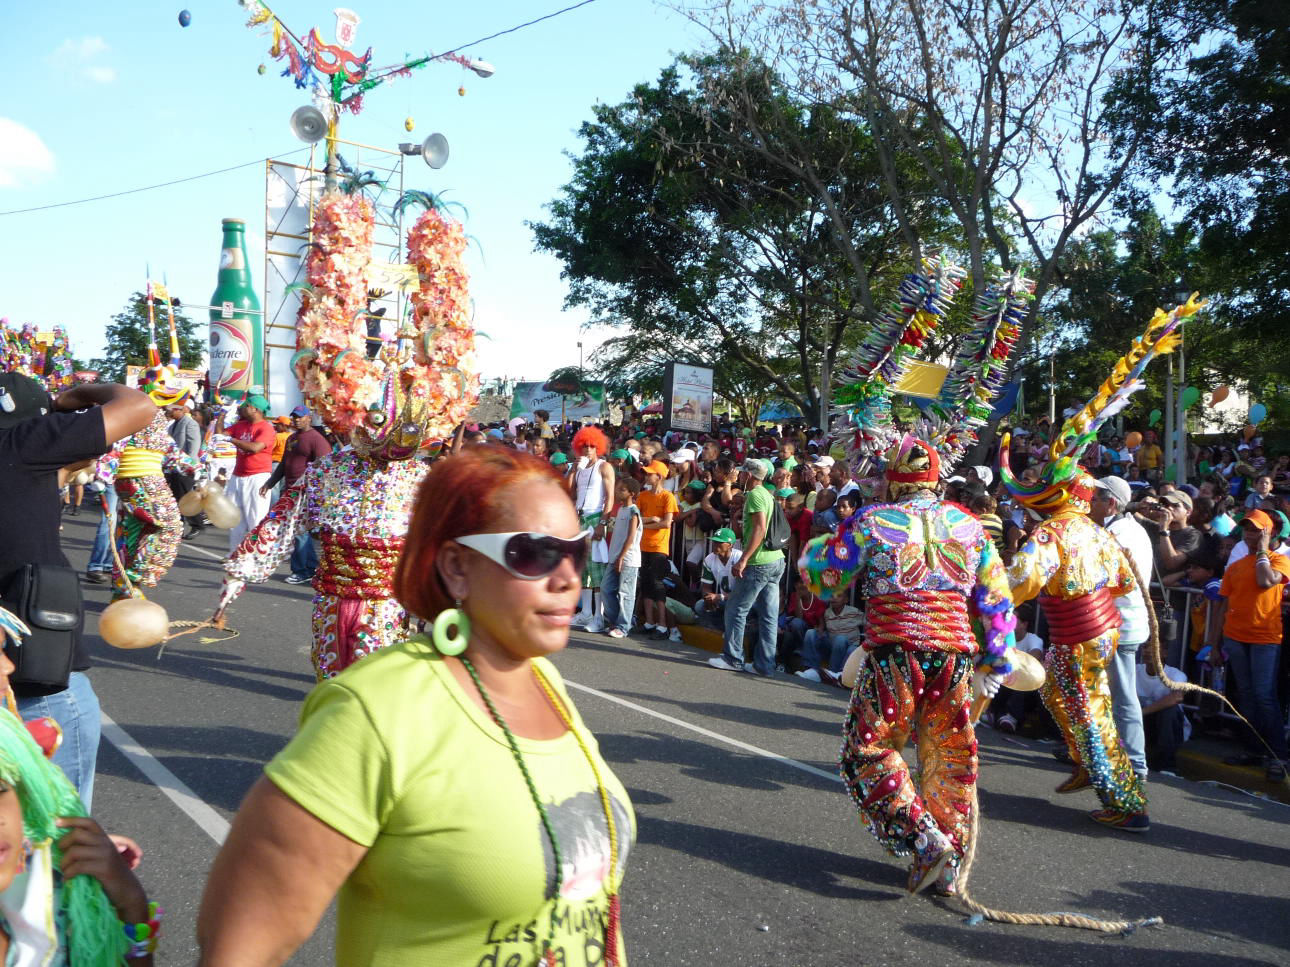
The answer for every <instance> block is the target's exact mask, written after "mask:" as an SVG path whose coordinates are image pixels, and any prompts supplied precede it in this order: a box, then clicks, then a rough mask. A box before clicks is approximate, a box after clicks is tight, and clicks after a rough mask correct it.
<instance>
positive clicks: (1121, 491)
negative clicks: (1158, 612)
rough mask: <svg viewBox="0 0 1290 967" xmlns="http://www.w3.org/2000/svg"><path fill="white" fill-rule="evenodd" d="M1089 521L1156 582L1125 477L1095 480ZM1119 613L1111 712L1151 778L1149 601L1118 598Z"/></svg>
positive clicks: (1133, 595) (1138, 594)
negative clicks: (1143, 650) (1141, 673)
mask: <svg viewBox="0 0 1290 967" xmlns="http://www.w3.org/2000/svg"><path fill="white" fill-rule="evenodd" d="M1093 488H1094V489H1093V498H1092V500H1090V501H1089V508H1090V509H1089V514H1088V515H1089V517H1091V518H1092V519H1093V521H1094V523H1097V524H1101V525H1102V526H1103V527H1105V528H1106V529H1107V530H1108V531H1110V532H1111V536H1112V537H1114V538H1115V541H1116V543H1117V544H1119V545H1120V546H1121V547H1122V548H1124V552H1125V554H1127V555H1128V557H1129V560H1130V561H1132V562H1133V567H1134V568H1135V569H1136V571H1137V572H1138V577H1140V578H1141V579H1142V580H1143V581H1150V580H1151V564H1152V552H1151V538H1150V536H1148V534H1147V532H1146V529H1145V528H1144V527H1143V526H1142V525H1141V524H1139V523H1138V521H1137V519H1136V518H1135V517H1134V516H1133V515H1132V514H1130V513H1127V510H1128V507H1129V504H1130V503H1131V502H1132V501H1133V491H1132V489H1130V487H1129V484H1128V481H1126V480H1123V479H1122V478H1120V477H1102V478H1101V479H1100V480H1095V481H1094V482H1093ZM1115 606H1116V608H1117V609H1118V610H1119V612H1120V643H1119V645H1118V646H1117V647H1116V650H1115V656H1114V657H1113V658H1112V659H1111V664H1110V668H1109V669H1108V671H1109V672H1110V675H1109V679H1110V684H1111V714H1112V716H1113V717H1114V718H1115V728H1116V731H1118V732H1119V733H1120V742H1121V744H1122V745H1123V746H1124V751H1125V752H1127V753H1128V755H1129V761H1130V762H1132V763H1133V771H1134V772H1136V773H1137V774H1138V777H1139V778H1140V779H1142V780H1144V781H1145V780H1146V778H1147V736H1146V732H1145V731H1144V729H1143V725H1142V704H1141V703H1140V702H1139V701H1138V685H1137V682H1138V668H1137V663H1138V649H1139V648H1140V647H1141V646H1142V644H1143V643H1144V642H1145V641H1146V640H1147V639H1148V638H1150V637H1151V624H1150V618H1149V617H1148V616H1147V602H1146V599H1145V598H1144V597H1143V596H1142V589H1141V588H1140V587H1139V588H1136V589H1135V590H1133V591H1131V592H1129V593H1128V594H1123V595H1120V596H1119V597H1117V598H1116V599H1115Z"/></svg>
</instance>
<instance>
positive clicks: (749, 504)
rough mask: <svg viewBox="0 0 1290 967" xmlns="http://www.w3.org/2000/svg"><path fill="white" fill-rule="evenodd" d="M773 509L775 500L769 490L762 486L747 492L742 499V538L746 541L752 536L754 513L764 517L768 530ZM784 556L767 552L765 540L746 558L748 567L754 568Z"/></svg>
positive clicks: (781, 552)
mask: <svg viewBox="0 0 1290 967" xmlns="http://www.w3.org/2000/svg"><path fill="white" fill-rule="evenodd" d="M774 509H775V498H774V497H772V496H771V493H770V489H769V488H768V487H767V486H766V485H765V484H762V485H761V486H759V487H752V488H750V489H749V491H748V496H747V497H745V498H744V538H745V539H747V538H748V537H749V536H751V535H752V528H753V525H752V515H753V514H756V513H761V514H764V515H765V517H766V528H767V530H769V529H770V515H771V512H772V511H773V510H774ZM744 553H745V554H747V553H748V548H747V547H745V548H744ZM783 556H784V552H783V551H768V550H766V547H765V539H764V538H763V544H762V546H761V547H759V548H758V549H757V550H756V551H755V552H754V553H753V555H752V556H751V557H749V558H748V563H749V565H751V566H753V567H756V566H757V565H758V564H770V563H771V562H772V561H778V560H779V559H780V558H782V557H783Z"/></svg>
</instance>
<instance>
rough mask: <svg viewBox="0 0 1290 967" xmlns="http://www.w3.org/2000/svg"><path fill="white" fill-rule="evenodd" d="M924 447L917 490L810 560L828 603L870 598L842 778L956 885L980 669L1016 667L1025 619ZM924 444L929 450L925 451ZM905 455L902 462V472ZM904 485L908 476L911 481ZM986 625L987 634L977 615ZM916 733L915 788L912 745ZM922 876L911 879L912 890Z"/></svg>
mask: <svg viewBox="0 0 1290 967" xmlns="http://www.w3.org/2000/svg"><path fill="white" fill-rule="evenodd" d="M911 443H912V444H913V445H914V446H915V447H916V448H925V450H926V451H927V452H930V453H931V454H932V459H931V460H930V462H929V461H926V460H924V461H923V463H924V468H923V470H922V471H921V473H919V474H917V475H912V474H908V473H902V470H901V468H902V467H903V466H904V464H903V463H902V462H901V461H903V460H904V457H903V456H901V457H899V458H897V459H895V460H892V459H891V458H889V468H888V471H887V477H888V486H889V487H892V489H893V495H895V493H897V492H898V489H899V488H897V487H893V483H892V477H893V476H895V477H901V476H917V477H918V486H916V487H915V488H914V489H913V490H912V492H907V493H905V494H904V495H902V496H901V499H898V500H897V502H896V503H892V504H879V505H875V506H872V507H869V508H866V509H865V510H864V511H862V512H861V513H858V514H856V515H855V516H853V517H851V518H849V519H848V520H846V521H844V522H843V523H842V524H841V525H840V526H839V527H838V530H837V533H836V534H834V535H831V536H825V537H820V538H817V539H815V540H813V541H811V543H810V544H808V545H807V547H806V550H805V551H804V553H803V555H802V558H801V561H800V562H799V568H800V570H801V573H802V576H803V579H804V580H805V581H806V582H807V584H808V586H809V587H810V588H811V590H812V591H813V592H815V593H816V594H818V595H820V596H821V597H822V598H825V599H828V598H830V597H832V596H833V595H835V594H841V593H842V592H843V591H844V590H845V589H846V588H847V587H848V586H849V585H850V584H851V582H852V581H853V580H856V579H859V580H860V582H861V587H862V589H863V592H864V594H865V598H866V603H865V615H866V626H865V637H864V641H863V642H862V645H861V646H862V647H863V648H864V649H866V651H867V652H868V655H867V659H866V661H865V662H864V664H863V666H862V668H861V671H860V675H859V677H858V679H857V681H856V686H855V689H854V691H853V692H852V696H851V705H850V709H849V711H848V713H847V717H846V722H845V724H844V726H843V744H842V751H841V755H840V763H841V772H842V778H843V780H844V781H845V782H846V786H847V789H848V790H849V792H850V794H851V798H852V799H853V800H854V801H855V804H856V805H857V806H858V807H859V809H860V813H861V815H862V816H863V818H864V820H865V822H866V823H867V824H868V827H869V830H870V832H872V833H873V835H874V836H875V837H876V838H877V839H878V841H879V842H880V843H882V845H883V846H884V847H886V849H887V850H888V851H889V852H891V853H892V854H893V855H896V856H905V855H908V854H909V853H910V852H911V851H912V852H914V853H915V854H916V859H915V863H914V872H915V873H918V872H919V870H920V866H919V858H921V857H925V856H928V855H931V854H934V855H935V856H937V857H942V856H943V855H944V854H946V853H949V856H948V859H944V858H942V859H941V860H940V862H941V863H943V864H944V865H945V867H946V872H945V874H944V877H945V882H946V883H949V882H952V879H953V873H954V870H955V869H956V868H957V866H958V864H959V862H960V860H961V859H962V857H963V855H964V854H965V852H966V851H967V849H968V846H969V840H970V836H971V812H972V806H973V801H974V796H973V789H974V786H975V783H976V779H977V756H976V750H977V743H976V735H975V733H974V731H973V728H972V724H971V722H970V721H969V718H970V717H969V711H968V709H969V703H970V700H971V679H972V674H973V672H974V670H975V668H976V667H977V666H978V665H981V666H983V667H984V668H985V669H986V670H989V671H993V672H997V673H999V674H1006V673H1007V671H1008V670H1009V664H1008V658H1007V654H1006V652H1007V649H1008V648H1009V647H1011V646H1012V645H1013V627H1014V625H1015V621H1014V618H1013V613H1012V602H1011V600H1010V598H1009V595H1008V585H1007V579H1006V576H1005V574H1004V570H1003V564H1002V562H1001V561H1000V559H999V555H998V553H997V551H996V550H995V548H994V545H993V543H991V541H990V539H989V538H988V537H987V536H986V534H985V532H984V531H983V530H982V528H981V525H980V523H979V522H978V521H977V520H976V518H975V517H973V516H972V515H971V514H969V513H967V512H966V511H965V510H963V509H962V508H961V507H959V506H957V505H955V504H950V503H946V502H944V501H942V500H941V499H940V498H939V497H938V496H937V494H936V492H935V490H934V489H933V488H934V487H935V486H936V483H937V481H938V479H939V473H938V463H937V461H936V458H935V452H934V451H932V450H931V448H930V446H929V445H927V444H925V443H922V441H915V440H912V438H906V441H905V442H904V443H902V444H898V445H897V450H902V452H904V453H907V452H909V447H910V444H911ZM913 452H914V453H916V454H917V453H920V452H921V450H920V449H915V450H914V451H913ZM893 463H894V466H895V469H894V470H893V469H892V464H893ZM897 483H905V484H906V485H907V484H908V482H907V481H897ZM974 623H975V624H976V626H977V630H978V631H979V632H980V639H979V641H980V644H979V643H978V637H977V634H976V633H974V629H973V624H974ZM911 735H916V736H917V743H918V763H919V778H918V782H917V784H915V782H914V780H913V779H912V778H911V777H910V774H909V769H908V768H907V767H906V765H905V761H904V759H902V758H901V755H900V749H901V747H902V746H903V745H904V744H905V741H906V740H907V739H908V738H909V737H910V736H911ZM916 879H917V877H915V876H911V889H914V888H915V880H916Z"/></svg>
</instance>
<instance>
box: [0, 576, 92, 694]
mask: <svg viewBox="0 0 1290 967" xmlns="http://www.w3.org/2000/svg"><path fill="white" fill-rule="evenodd" d="M4 603H5V607H6V608H8V609H9V610H10V611H12V612H13V613H14V614H16V615H17V616H18V617H19V618H21V619H22V620H23V621H24V622H25V623H26V625H27V627H28V628H30V629H31V634H30V635H28V636H27V637H26V638H25V639H24V640H23V642H22V644H21V645H15V644H14V643H13V642H12V641H11V642H9V643H8V644H7V645H6V646H5V654H6V655H8V656H9V660H10V661H12V662H13V663H14V665H15V666H16V667H17V670H16V671H15V672H14V673H13V674H12V675H10V676H9V680H10V681H11V682H12V683H13V684H14V685H19V686H27V687H29V688H31V689H32V690H34V691H39V692H42V693H43V694H47V695H52V694H54V693H55V692H61V691H62V690H63V689H65V688H67V680H68V677H69V676H70V675H71V673H72V663H73V661H74V660H75V658H76V642H77V639H78V638H79V637H80V633H81V625H82V622H83V621H84V617H85V609H84V605H83V604H82V602H81V582H80V577H79V575H78V574H77V573H76V572H75V571H74V570H73V569H72V568H70V567H62V566H61V565H57V564H25V565H23V567H22V568H21V569H19V570H18V571H17V572H16V573H15V574H14V575H13V577H12V578H11V579H10V581H9V586H8V587H7V588H5V591H4Z"/></svg>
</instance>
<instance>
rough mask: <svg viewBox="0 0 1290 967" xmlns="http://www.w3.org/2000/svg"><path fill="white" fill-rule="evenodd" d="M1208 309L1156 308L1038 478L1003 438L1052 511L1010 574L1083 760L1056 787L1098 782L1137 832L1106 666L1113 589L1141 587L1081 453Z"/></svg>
mask: <svg viewBox="0 0 1290 967" xmlns="http://www.w3.org/2000/svg"><path fill="white" fill-rule="evenodd" d="M1199 308H1200V306H1199V305H1198V304H1197V303H1196V302H1195V301H1194V296H1193V298H1192V299H1189V300H1188V301H1187V303H1186V304H1185V305H1182V306H1178V307H1177V308H1175V309H1174V311H1173V312H1171V313H1165V312H1163V311H1162V310H1157V311H1156V315H1155V316H1154V317H1153V318H1152V320H1151V323H1150V325H1149V326H1148V327H1147V331H1146V332H1145V333H1144V334H1143V335H1142V337H1141V338H1140V339H1137V340H1135V341H1134V344H1133V346H1132V347H1131V348H1130V350H1129V352H1128V353H1127V354H1126V355H1125V356H1124V357H1123V358H1122V359H1120V360H1119V361H1118V362H1117V363H1116V365H1115V370H1114V372H1113V373H1112V374H1111V376H1110V377H1109V378H1108V379H1107V380H1106V382H1104V383H1103V384H1102V386H1101V388H1100V389H1099V390H1098V392H1097V395H1096V396H1095V397H1094V398H1093V399H1092V400H1091V401H1090V402H1089V403H1088V405H1087V406H1085V407H1084V408H1083V409H1082V410H1080V412H1079V413H1077V414H1076V415H1075V416H1073V417H1071V418H1070V419H1069V420H1067V421H1066V423H1065V424H1064V425H1063V426H1062V428H1061V431H1060V432H1059V433H1058V434H1057V436H1056V437H1055V438H1054V440H1053V443H1052V446H1051V447H1050V449H1049V462H1048V463H1047V464H1046V465H1045V466H1044V469H1043V472H1042V474H1041V476H1040V479H1039V480H1038V481H1037V482H1035V483H1033V484H1029V485H1027V484H1023V483H1021V482H1020V481H1018V480H1016V479H1015V478H1014V477H1013V476H1012V473H1011V472H1010V468H1009V465H1008V443H1009V441H1008V438H1007V437H1006V436H1005V437H1004V438H1003V441H1002V445H1001V447H1000V456H1001V461H1002V466H1001V475H1002V477H1003V482H1004V485H1005V486H1006V487H1007V488H1008V490H1009V491H1010V492H1011V493H1012V495H1013V496H1014V497H1015V498H1016V499H1017V501H1018V502H1019V503H1021V504H1022V505H1023V506H1025V507H1028V508H1030V509H1031V510H1034V511H1037V512H1039V513H1042V514H1045V515H1047V518H1048V519H1047V520H1045V521H1044V522H1043V523H1042V524H1040V525H1039V527H1038V529H1037V530H1036V531H1035V533H1034V534H1033V535H1032V536H1031V538H1030V540H1028V541H1027V542H1026V544H1025V545H1024V546H1023V547H1022V548H1021V550H1020V551H1019V552H1018V554H1017V555H1016V556H1015V557H1014V558H1013V562H1012V565H1011V567H1010V568H1009V569H1008V580H1009V583H1010V584H1011V585H1012V597H1013V600H1014V601H1015V602H1018V603H1020V602H1023V601H1027V600H1029V599H1031V598H1034V597H1038V598H1039V601H1040V604H1041V605H1042V607H1043V611H1044V617H1045V618H1046V619H1047V622H1048V631H1049V640H1050V645H1051V647H1050V649H1049V651H1048V654H1047V656H1046V659H1045V666H1046V668H1047V672H1048V676H1047V680H1046V681H1045V683H1044V687H1043V690H1042V692H1041V695H1042V697H1043V701H1044V705H1045V706H1047V708H1048V710H1049V711H1050V712H1051V713H1052V715H1053V718H1054V719H1056V720H1057V724H1058V725H1059V726H1061V729H1062V734H1063V736H1064V737H1065V739H1066V745H1067V748H1068V749H1069V750H1070V755H1071V758H1072V759H1073V760H1074V761H1075V771H1074V772H1073V774H1072V775H1071V777H1070V778H1069V779H1067V780H1066V781H1065V782H1063V783H1062V784H1061V785H1060V786H1058V787H1057V791H1058V792H1076V791H1078V790H1080V789H1084V788H1086V787H1088V786H1092V787H1093V788H1095V789H1096V790H1097V794H1098V797H1099V798H1100V799H1101V800H1102V805H1103V808H1102V809H1101V810H1098V811H1096V812H1094V813H1092V814H1091V815H1092V818H1093V819H1094V820H1096V821H1098V822H1100V823H1103V824H1104V825H1108V826H1114V827H1117V828H1122V829H1128V830H1134V831H1142V830H1145V829H1146V828H1147V826H1148V823H1147V818H1146V811H1147V802H1146V792H1145V789H1144V787H1143V783H1142V780H1141V779H1140V778H1139V777H1138V776H1137V774H1136V773H1135V772H1134V771H1133V766H1132V764H1131V763H1130V761H1129V758H1128V756H1127V754H1126V753H1125V751H1124V749H1123V747H1122V746H1121V745H1120V738H1119V734H1118V733H1117V731H1116V728H1115V720H1114V719H1113V718H1112V715H1111V693H1110V685H1109V683H1108V680H1107V675H1106V667H1107V665H1108V664H1109V663H1110V660H1111V658H1112V656H1113V655H1114V654H1115V649H1116V646H1117V645H1118V644H1119V639H1120V615H1119V612H1118V611H1117V610H1116V607H1115V602H1114V598H1115V597H1116V596H1118V595H1122V594H1128V593H1129V592H1130V591H1132V590H1133V589H1134V588H1135V587H1136V580H1135V578H1134V574H1133V565H1132V563H1131V562H1130V561H1129V560H1128V558H1127V557H1126V556H1125V554H1124V551H1123V550H1121V548H1120V545H1119V544H1118V543H1117V542H1116V541H1115V539H1114V538H1113V537H1112V536H1111V534H1110V533H1109V532H1108V531H1106V530H1104V529H1102V528H1101V527H1099V526H1097V525H1096V524H1094V523H1093V521H1092V520H1090V519H1089V517H1088V512H1089V501H1090V499H1091V498H1092V495H1093V479H1092V478H1091V477H1090V476H1089V475H1088V474H1087V473H1085V472H1084V471H1083V469H1081V468H1080V466H1079V463H1078V460H1079V457H1080V455H1081V454H1082V453H1083V452H1084V449H1085V448H1086V447H1087V446H1088V445H1089V444H1090V443H1091V442H1092V441H1093V440H1094V439H1095V438H1096V436H1097V431H1098V428H1099V427H1100V426H1101V425H1102V424H1103V423H1104V422H1105V421H1106V420H1107V419H1109V418H1110V417H1111V416H1114V415H1115V414H1116V413H1118V412H1119V411H1120V410H1122V409H1123V408H1124V406H1125V405H1126V404H1127V402H1128V399H1129V396H1130V395H1131V394H1132V393H1133V392H1134V391H1135V390H1137V389H1139V388H1140V387H1141V385H1142V384H1141V383H1140V382H1139V380H1138V377H1139V375H1140V374H1141V373H1142V371H1143V370H1144V369H1145V368H1146V365H1147V363H1148V362H1150V361H1151V359H1152V358H1154V357H1155V356H1157V355H1162V354H1164V353H1168V352H1171V351H1172V350H1173V348H1174V347H1175V346H1176V345H1177V343H1178V339H1179V336H1178V335H1177V332H1176V330H1177V328H1178V327H1179V326H1180V325H1181V323H1182V321H1183V319H1185V318H1186V317H1187V316H1190V315H1192V314H1193V313H1194V312H1196V311H1197V309H1199Z"/></svg>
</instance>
